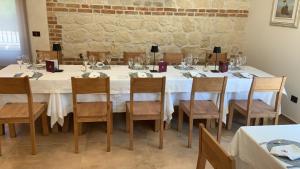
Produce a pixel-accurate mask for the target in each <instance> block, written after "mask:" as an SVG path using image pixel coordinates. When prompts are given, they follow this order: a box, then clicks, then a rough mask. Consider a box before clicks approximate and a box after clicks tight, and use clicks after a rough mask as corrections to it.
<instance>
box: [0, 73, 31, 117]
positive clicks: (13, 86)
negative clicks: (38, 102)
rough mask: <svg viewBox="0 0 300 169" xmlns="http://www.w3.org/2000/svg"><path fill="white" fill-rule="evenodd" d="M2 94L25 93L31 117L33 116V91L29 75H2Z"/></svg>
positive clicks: (0, 88)
mask: <svg viewBox="0 0 300 169" xmlns="http://www.w3.org/2000/svg"><path fill="white" fill-rule="evenodd" d="M0 94H25V95H27V102H28V112H29V117H30V118H32V117H33V116H32V115H33V114H32V113H33V112H32V102H33V101H32V93H31V88H30V83H29V78H28V76H26V77H17V78H12V77H1V78H0Z"/></svg>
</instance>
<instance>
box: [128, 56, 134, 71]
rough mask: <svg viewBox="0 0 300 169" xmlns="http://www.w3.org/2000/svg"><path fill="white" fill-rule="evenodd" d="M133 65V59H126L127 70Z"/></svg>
mask: <svg viewBox="0 0 300 169" xmlns="http://www.w3.org/2000/svg"><path fill="white" fill-rule="evenodd" d="M133 65H134V62H133V58H129V59H128V66H129V68H131V69H132V68H133Z"/></svg>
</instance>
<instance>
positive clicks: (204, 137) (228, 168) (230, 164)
mask: <svg viewBox="0 0 300 169" xmlns="http://www.w3.org/2000/svg"><path fill="white" fill-rule="evenodd" d="M206 160H208V161H209V163H210V164H211V165H212V166H213V167H214V168H216V169H220V168H222V169H235V161H234V159H233V158H232V157H230V156H229V155H228V153H227V152H226V151H224V150H223V148H222V147H221V146H220V144H219V143H218V142H217V141H216V140H215V139H214V138H213V137H212V135H211V134H210V133H209V132H208V131H207V130H206V129H205V127H204V126H203V125H200V133H199V155H198V162H197V169H205V164H206Z"/></svg>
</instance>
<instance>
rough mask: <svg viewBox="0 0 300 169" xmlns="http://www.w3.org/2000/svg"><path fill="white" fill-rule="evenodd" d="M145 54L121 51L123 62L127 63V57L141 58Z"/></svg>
mask: <svg viewBox="0 0 300 169" xmlns="http://www.w3.org/2000/svg"><path fill="white" fill-rule="evenodd" d="M145 56H146V52H124V53H123V64H125V65H127V64H128V60H129V59H131V58H132V59H134V58H136V57H140V58H143V57H145Z"/></svg>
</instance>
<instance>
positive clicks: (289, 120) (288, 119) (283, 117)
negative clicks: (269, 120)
mask: <svg viewBox="0 0 300 169" xmlns="http://www.w3.org/2000/svg"><path fill="white" fill-rule="evenodd" d="M280 117H281V118H282V119H284V120H286V121H288V122H289V123H291V124H297V122H295V121H294V120H292V119H290V118H289V117H288V116H286V115H284V114H281V115H280Z"/></svg>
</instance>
